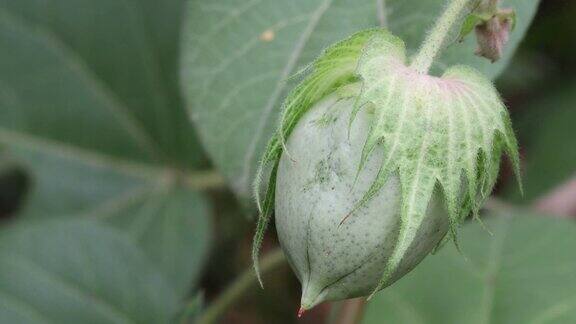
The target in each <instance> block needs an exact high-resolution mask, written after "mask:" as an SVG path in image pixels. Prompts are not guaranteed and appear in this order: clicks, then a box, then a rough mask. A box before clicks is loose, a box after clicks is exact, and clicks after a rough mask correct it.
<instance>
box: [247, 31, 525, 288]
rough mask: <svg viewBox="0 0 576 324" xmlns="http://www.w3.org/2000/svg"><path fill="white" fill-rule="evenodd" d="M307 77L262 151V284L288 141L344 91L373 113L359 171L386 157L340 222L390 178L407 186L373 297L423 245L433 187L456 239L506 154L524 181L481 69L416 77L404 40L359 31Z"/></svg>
mask: <svg viewBox="0 0 576 324" xmlns="http://www.w3.org/2000/svg"><path fill="white" fill-rule="evenodd" d="M309 70H310V74H309V75H308V76H307V77H306V78H305V79H304V80H303V81H302V82H301V83H300V84H299V85H298V86H297V87H296V88H295V89H294V90H293V91H292V93H291V94H290V95H289V96H288V98H287V99H286V101H285V103H284V106H283V115H282V119H281V125H280V127H279V128H278V131H277V132H276V134H275V135H274V136H273V138H272V140H271V141H270V143H269V145H268V147H267V149H266V151H265V153H264V156H263V158H262V161H261V165H260V168H259V172H258V176H257V179H256V182H255V192H256V197H257V201H258V207H259V209H260V217H259V220H258V226H257V230H256V234H255V238H254V245H253V251H252V252H253V259H254V266H255V269H256V272H257V274H258V276H259V268H258V253H259V250H260V246H261V244H262V240H263V236H264V232H265V229H266V227H267V224H268V223H269V221H270V217H271V215H272V212H273V207H274V201H275V186H276V182H275V177H276V171H277V168H278V162H279V160H280V157H281V155H282V153H283V151H284V147H285V145H284V142H285V139H286V138H288V137H289V136H290V133H291V131H292V130H293V128H294V126H295V125H296V124H297V123H298V121H299V120H300V118H301V117H302V116H303V115H304V113H306V112H307V111H308V110H309V109H310V108H311V107H312V106H313V105H314V104H315V103H317V102H318V101H319V100H321V99H323V98H324V97H326V96H327V95H329V94H331V93H334V92H335V91H337V90H338V91H340V92H339V95H341V96H349V97H355V98H356V104H355V112H358V111H359V110H360V109H370V110H371V111H372V112H373V113H372V115H373V120H372V121H371V126H370V130H369V133H368V138H367V140H366V142H365V143H364V147H363V150H362V156H361V162H360V164H359V166H358V170H362V168H363V167H364V163H365V162H366V161H367V159H368V157H369V156H370V154H373V152H375V148H376V147H377V146H381V147H382V150H380V151H381V152H382V153H380V154H383V159H382V164H381V166H380V169H379V172H378V175H377V176H376V178H375V179H374V181H373V183H372V186H371V187H370V189H369V190H368V191H367V192H366V193H365V194H364V196H363V198H362V199H360V200H359V201H358V203H357V205H356V206H355V208H353V210H351V211H350V212H349V213H348V215H342V220H343V222H344V221H346V219H347V218H348V217H354V215H355V213H358V212H361V210H362V207H363V206H364V205H365V204H366V202H368V201H369V200H370V199H372V198H373V197H374V196H375V195H376V194H377V193H378V191H379V190H380V189H381V188H382V186H384V184H385V183H386V181H387V179H388V178H389V176H391V175H392V174H398V175H399V179H400V186H401V191H402V201H401V212H400V217H401V225H400V233H399V236H398V240H397V243H396V245H395V247H394V252H393V254H392V256H391V257H390V259H389V260H388V261H387V265H386V267H385V269H383V275H382V279H381V281H380V283H379V284H378V286H377V287H375V289H374V292H376V291H378V290H379V289H381V288H382V287H384V286H385V285H386V284H387V282H388V281H389V279H390V277H391V276H392V275H393V274H394V272H395V271H396V270H397V267H398V265H399V264H400V262H401V260H402V257H403V256H404V254H405V252H406V250H407V249H408V248H409V247H410V246H411V245H412V243H413V242H414V240H415V239H417V237H416V231H417V229H418V227H419V225H420V223H421V222H422V220H423V217H424V215H425V212H426V208H427V206H428V203H429V201H430V199H431V197H432V195H433V192H434V189H435V188H436V187H438V188H439V189H441V192H442V193H443V197H444V201H445V205H446V210H447V211H448V218H449V223H450V233H451V236H452V238H453V239H454V240H455V241H456V234H457V228H458V225H459V224H460V222H461V221H462V220H463V219H464V218H465V217H466V216H467V215H469V214H470V213H471V212H472V213H473V214H476V213H477V212H478V210H479V208H480V206H481V205H482V203H483V202H484V200H485V199H486V198H487V197H488V196H489V194H490V192H491V191H492V189H493V186H494V183H495V181H496V178H497V174H498V170H499V162H500V157H501V154H502V152H506V153H507V155H508V156H509V157H510V159H511V161H512V164H513V167H514V171H515V172H516V175H517V177H518V179H519V158H518V149H517V143H516V139H515V136H514V133H513V130H512V128H511V123H510V118H509V116H508V112H507V110H506V107H505V105H504V104H503V103H502V100H501V99H500V97H499V95H498V93H497V91H496V89H495V88H494V87H493V85H492V84H491V82H490V81H489V80H487V79H486V78H485V77H484V76H482V75H481V74H480V73H479V72H478V71H476V70H474V69H472V68H470V67H467V66H454V67H451V68H449V69H448V70H446V72H445V73H444V74H443V75H442V76H441V77H435V76H430V75H427V74H424V73H421V72H418V71H417V70H415V69H413V68H411V67H410V65H409V63H408V62H407V58H406V51H405V45H404V42H403V41H402V40H401V39H399V38H398V37H396V36H393V35H391V34H390V33H389V32H387V31H386V30H381V29H373V30H367V31H362V32H359V33H357V34H355V35H353V36H351V37H350V38H348V39H346V40H344V41H342V42H339V43H337V44H335V45H333V46H332V47H330V48H328V49H327V50H325V52H324V53H323V54H322V55H321V56H320V57H319V58H318V59H317V60H316V61H315V62H314V63H313V64H312V65H311V66H310V67H309ZM357 85H360V86H359V87H358V86H357ZM354 116H355V113H353V114H352V117H351V119H353V118H354ZM284 153H285V154H287V155H288V156H289V154H290V152H284ZM374 154H375V153H374ZM265 172H266V173H268V172H269V177H268V179H267V180H268V181H267V190H266V193H265V195H264V199H260V186H261V179H262V178H263V174H264V173H265Z"/></svg>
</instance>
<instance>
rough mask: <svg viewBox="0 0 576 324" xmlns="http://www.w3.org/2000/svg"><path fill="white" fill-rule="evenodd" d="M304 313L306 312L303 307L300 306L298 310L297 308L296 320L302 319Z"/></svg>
mask: <svg viewBox="0 0 576 324" xmlns="http://www.w3.org/2000/svg"><path fill="white" fill-rule="evenodd" d="M305 311H306V309H304V307H302V306H300V308H298V318H300V317H302V315H304V312H305Z"/></svg>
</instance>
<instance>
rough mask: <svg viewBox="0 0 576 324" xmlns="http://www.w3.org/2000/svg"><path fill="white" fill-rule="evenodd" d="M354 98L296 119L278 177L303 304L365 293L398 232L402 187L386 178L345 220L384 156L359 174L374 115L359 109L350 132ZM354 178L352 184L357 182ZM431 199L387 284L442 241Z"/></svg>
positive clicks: (286, 241)
mask: <svg viewBox="0 0 576 324" xmlns="http://www.w3.org/2000/svg"><path fill="white" fill-rule="evenodd" d="M353 107H354V99H353V98H339V97H338V95H336V94H333V95H331V96H328V97H327V98H325V99H324V100H322V101H320V102H319V103H317V104H316V105H315V106H314V107H312V109H310V111H308V112H307V113H306V114H305V115H304V116H303V117H302V119H301V120H300V121H299V122H298V124H297V126H296V127H295V129H294V131H293V132H292V134H291V136H290V138H289V140H288V142H287V153H286V152H284V153H283V155H282V157H281V159H280V164H279V168H278V174H277V178H276V181H277V182H276V202H275V205H276V206H275V210H276V215H275V218H276V228H277V230H278V236H279V239H280V243H281V245H282V248H283V249H284V251H285V253H286V255H287V258H288V260H289V262H290V265H291V266H292V268H293V270H294V271H295V273H296V275H297V276H298V278H299V280H300V282H301V283H302V306H303V307H304V308H306V309H307V308H311V307H313V306H315V305H317V304H318V303H320V302H323V301H329V300H339V299H345V298H352V297H357V296H364V295H368V294H370V293H371V292H372V291H373V290H374V288H375V287H377V285H378V283H379V281H380V279H381V278H382V274H383V269H384V268H385V265H386V262H387V261H388V259H389V258H390V256H391V254H392V253H393V250H394V246H395V245H396V240H397V237H398V235H399V232H400V225H401V224H400V223H401V222H400V205H401V190H400V182H399V178H398V176H397V175H393V176H391V177H390V178H389V179H388V180H387V182H386V184H385V185H384V186H383V187H382V189H381V190H380V191H379V192H378V193H377V195H376V196H375V197H374V198H373V199H371V200H370V201H368V202H367V203H366V204H365V205H364V206H363V207H362V208H360V209H358V210H357V211H356V212H354V213H353V214H351V215H350V216H349V217H348V218H346V220H345V221H344V222H343V223H342V224H340V223H341V221H342V220H343V219H344V217H346V215H347V214H348V213H349V212H350V211H351V210H352V209H353V208H354V207H355V206H356V204H358V202H359V201H360V200H361V199H362V197H363V195H364V194H365V193H366V191H367V190H368V189H369V188H370V186H371V185H372V183H373V181H374V179H375V178H376V175H377V173H378V170H379V168H380V165H381V164H382V161H381V160H382V154H377V152H375V154H372V155H371V157H370V158H369V159H368V161H367V162H366V164H365V165H364V167H363V169H362V170H361V171H360V173H359V174H358V179H357V180H356V173H357V171H358V167H359V163H360V157H361V153H362V147H363V145H364V143H365V141H366V138H367V136H368V131H369V129H370V124H371V120H372V119H373V112H370V111H369V109H362V110H360V111H359V112H358V115H357V116H356V117H355V119H354V121H353V123H352V124H351V127H350V133H349V127H348V122H349V118H350V114H351V113H352V110H353ZM355 180H356V181H355ZM441 206H442V204H441V201H440V200H439V199H437V198H436V197H434V198H433V199H432V200H431V202H430V204H429V207H428V211H427V213H426V216H425V217H424V220H423V224H422V225H421V227H420V228H419V231H418V233H417V235H418V237H419V238H418V239H417V240H415V241H414V244H413V245H412V246H410V248H409V249H408V251H407V253H406V254H405V255H404V256H403V258H402V261H401V263H400V265H399V266H398V269H397V270H396V271H395V273H394V274H393V275H392V277H391V278H390V280H389V281H388V282H387V285H389V284H391V283H392V282H394V281H395V280H397V279H398V278H400V277H402V276H403V275H404V274H405V273H407V272H408V271H410V270H411V269H412V268H414V267H415V266H416V265H417V264H418V263H419V262H420V261H421V260H422V259H423V258H424V257H425V256H426V255H427V254H428V253H429V252H430V251H431V250H432V249H433V248H434V247H435V246H436V245H437V244H438V242H439V241H440V240H441V239H442V238H443V237H444V236H445V234H446V232H447V230H448V217H447V216H446V213H445V212H444V210H443V208H441Z"/></svg>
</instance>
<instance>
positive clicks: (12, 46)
mask: <svg viewBox="0 0 576 324" xmlns="http://www.w3.org/2000/svg"><path fill="white" fill-rule="evenodd" d="M182 6H183V0H167V1H153V0H130V1H117V0H79V1H73V2H70V1H63V0H55V1H48V2H46V1H36V0H22V1H11V0H0V48H2V50H1V51H0V145H2V146H3V147H5V148H6V153H7V154H8V155H10V156H11V157H12V159H13V160H15V161H18V162H19V163H20V164H21V166H22V167H23V168H24V169H25V170H26V171H27V172H28V174H29V175H30V181H31V188H30V191H29V194H28V195H27V197H26V203H25V205H24V206H23V208H22V212H21V217H23V218H26V217H28V218H51V217H64V216H75V217H81V216H86V217H92V218H96V217H101V218H103V219H106V220H107V221H108V222H109V223H110V224H114V225H117V226H118V227H120V228H125V229H127V230H131V227H132V226H136V225H132V224H138V231H139V234H138V235H137V236H135V237H136V238H137V239H138V242H139V243H140V244H141V246H142V247H143V248H144V251H145V252H147V254H148V256H149V257H150V258H151V260H153V261H155V262H156V263H158V264H159V266H160V269H161V270H163V272H164V274H165V275H166V276H167V278H168V280H169V283H171V284H172V286H174V287H176V288H177V290H178V292H180V293H184V292H186V291H188V290H189V289H190V288H191V287H190V285H191V284H193V283H194V282H195V281H196V279H197V277H198V274H199V270H200V269H201V268H202V265H203V261H204V259H205V256H206V252H207V246H208V240H209V235H208V234H209V233H208V232H209V231H210V228H209V226H208V225H209V224H208V219H207V217H208V214H209V210H208V208H207V202H206V201H205V198H204V197H203V196H202V195H201V194H200V193H197V192H195V187H194V186H191V185H190V184H191V183H196V182H195V181H194V176H195V173H194V172H195V171H193V170H194V169H195V168H198V167H201V166H202V165H203V160H204V158H203V154H202V152H201V149H200V147H199V144H198V142H197V140H196V139H195V136H194V132H193V129H192V125H191V123H190V122H189V120H188V117H187V114H186V112H185V110H184V109H183V107H182V105H181V100H180V97H179V90H178V82H177V80H178V77H177V75H178V72H177V70H178V69H177V64H178V59H177V55H178V52H179V51H178V41H179V38H180V36H179V30H180V20H181V19H180V16H181V15H182V12H183V11H182ZM158 202H161V203H158ZM157 204H159V205H158V206H156V205H157ZM150 206H156V207H153V208H152V207H150ZM144 210H147V211H148V212H144ZM111 211H114V212H111ZM105 215H108V216H106V217H104V216H105Z"/></svg>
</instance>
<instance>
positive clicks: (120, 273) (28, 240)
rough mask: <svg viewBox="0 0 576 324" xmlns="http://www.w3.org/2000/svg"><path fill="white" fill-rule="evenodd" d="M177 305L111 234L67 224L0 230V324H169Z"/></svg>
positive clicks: (154, 274) (147, 266)
mask: <svg viewBox="0 0 576 324" xmlns="http://www.w3.org/2000/svg"><path fill="white" fill-rule="evenodd" d="M177 308H178V297H177V294H176V293H175V292H174V291H173V290H172V289H171V288H170V287H169V286H168V285H167V284H166V282H165V281H164V278H163V277H162V275H161V274H160V272H158V271H157V270H156V268H155V267H154V266H153V265H152V264H151V263H150V262H149V261H148V260H147V258H146V257H145V256H144V254H143V253H142V252H141V251H140V250H139V249H138V248H137V247H136V246H135V245H134V244H133V243H132V242H131V241H130V240H128V239H127V238H126V237H125V236H124V235H122V234H121V233H120V232H118V231H117V230H114V229H112V228H109V227H106V226H103V225H99V224H98V223H96V222H89V221H75V220H71V221H42V222H32V223H26V224H19V225H18V226H13V227H9V228H8V229H4V230H3V231H2V232H1V235H0V322H1V323H62V324H65V323H70V324H72V323H103V324H104V323H151V324H152V323H153V324H157V323H169V322H170V320H171V318H172V316H173V315H174V314H175V312H176V311H177Z"/></svg>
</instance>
